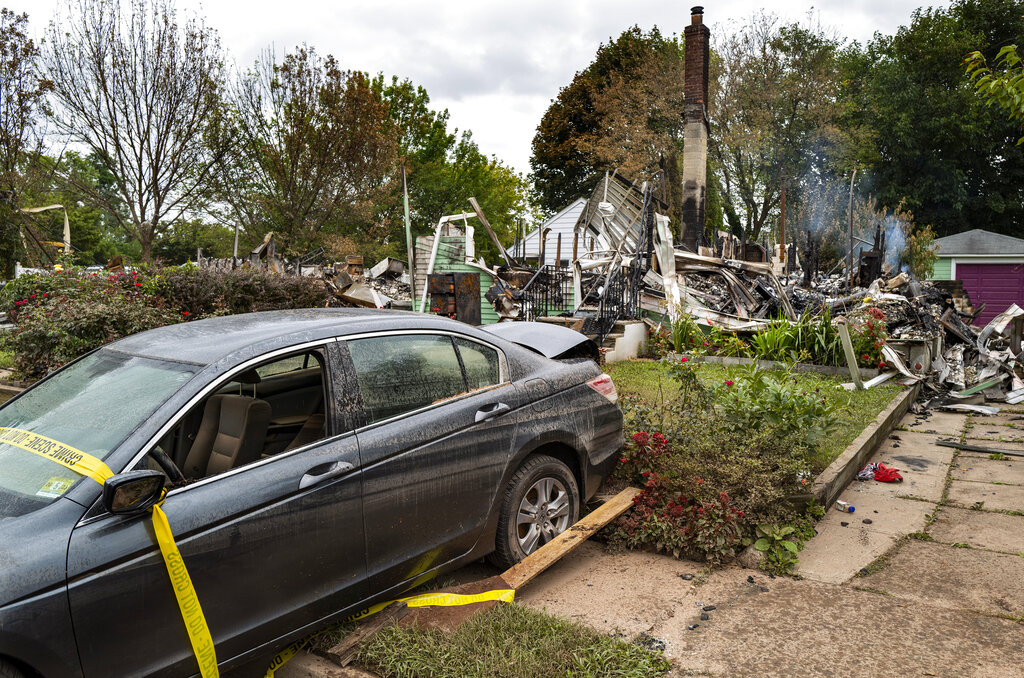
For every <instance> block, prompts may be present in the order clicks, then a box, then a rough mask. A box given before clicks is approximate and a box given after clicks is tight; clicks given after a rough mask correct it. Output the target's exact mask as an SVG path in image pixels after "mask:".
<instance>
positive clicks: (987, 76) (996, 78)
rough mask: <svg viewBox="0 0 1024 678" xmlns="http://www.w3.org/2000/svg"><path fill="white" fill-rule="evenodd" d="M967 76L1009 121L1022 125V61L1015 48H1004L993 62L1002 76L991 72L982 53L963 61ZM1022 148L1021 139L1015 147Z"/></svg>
mask: <svg viewBox="0 0 1024 678" xmlns="http://www.w3.org/2000/svg"><path fill="white" fill-rule="evenodd" d="M964 63H965V64H966V65H967V74H968V75H969V76H970V77H971V80H972V81H974V89H975V90H977V92H978V94H980V95H981V96H982V97H984V98H985V99H987V100H988V102H989V103H990V104H996V105H998V106H999V107H1000V108H1002V109H1003V110H1004V111H1005V112H1006V113H1007V114H1008V115H1009V117H1010V120H1018V121H1022V122H1024V60H1022V59H1021V58H1020V57H1019V56H1018V55H1017V45H1006V46H1005V47H1003V48H1002V49H1001V50H999V54H997V55H996V58H995V62H994V63H995V66H996V67H997V68H999V67H1002V68H1003V69H1004V70H1003V71H1001V72H996V71H992V70H991V69H990V68H989V67H988V65H987V62H986V60H985V55H984V54H982V53H981V52H971V53H970V54H968V55H967V59H966V60H965V61H964ZM1021 144H1024V137H1021V138H1020V139H1018V140H1017V145H1018V146H1019V145H1021Z"/></svg>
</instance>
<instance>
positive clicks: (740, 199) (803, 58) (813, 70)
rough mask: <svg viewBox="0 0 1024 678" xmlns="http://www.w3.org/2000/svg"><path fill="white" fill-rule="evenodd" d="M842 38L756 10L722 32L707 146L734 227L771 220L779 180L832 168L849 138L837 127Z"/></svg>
mask: <svg viewBox="0 0 1024 678" xmlns="http://www.w3.org/2000/svg"><path fill="white" fill-rule="evenodd" d="M838 48H839V40H838V38H836V37H835V36H833V35H831V34H830V33H829V32H828V31H826V30H824V29H823V28H821V27H820V26H817V25H801V24H789V25H783V24H780V22H779V20H778V18H777V17H776V16H774V15H771V14H757V15H755V16H754V17H753V18H752V19H751V20H750V21H749V22H748V23H747V24H745V25H743V26H742V27H741V28H740V29H739V30H737V31H735V32H733V33H730V34H727V35H725V36H724V37H723V38H722V39H721V40H720V42H719V44H718V45H717V47H716V58H715V59H713V60H712V74H713V77H712V86H711V88H710V97H711V107H710V108H711V121H712V127H711V137H710V151H711V154H712V156H713V157H714V160H715V163H714V165H715V170H716V171H717V174H718V178H719V180H720V181H721V188H722V203H723V204H722V207H723V212H724V214H725V216H726V218H727V219H728V221H729V223H730V226H731V227H732V228H733V230H734V231H735V232H737V234H739V233H744V234H745V235H746V237H747V238H748V239H751V240H760V239H761V237H762V236H763V235H766V234H767V233H768V232H769V231H770V229H771V228H772V227H773V226H774V224H775V223H776V216H777V215H778V212H779V205H780V199H781V185H782V181H783V179H785V180H786V181H787V184H788V185H791V186H793V187H794V191H793V192H792V193H790V196H791V198H792V199H793V200H794V201H797V202H798V201H799V195H800V191H799V188H800V187H801V185H802V184H803V183H804V182H806V181H813V180H814V177H815V175H820V174H822V173H829V172H831V171H833V169H832V168H833V165H834V164H835V161H834V158H836V157H837V156H839V155H840V154H841V153H840V150H839V149H841V148H843V147H844V146H845V145H846V144H848V143H849V141H848V139H847V138H846V135H845V134H844V133H843V132H842V131H841V130H840V129H839V128H838V126H837V121H838V119H839V116H840V113H841V108H840V105H839V92H840V88H841V82H840V79H839V75H838V72H837V68H836V62H837V57H838Z"/></svg>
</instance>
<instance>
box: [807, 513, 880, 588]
mask: <svg viewBox="0 0 1024 678" xmlns="http://www.w3.org/2000/svg"><path fill="white" fill-rule="evenodd" d="M845 522H848V523H849V525H848V526H847V527H845V528H844V527H839V526H838V525H837V528H838V529H829V530H825V531H821V529H822V528H821V523H819V524H818V525H819V528H818V529H819V531H820V533H819V534H818V536H816V537H815V538H814V539H812V540H811V541H809V542H808V543H807V544H806V546H805V547H804V550H803V551H801V552H800V554H799V557H800V560H799V562H798V563H797V565H796V568H794V572H795V573H796V574H799V575H800V576H802V577H805V578H806V579H812V580H814V581H818V582H824V583H826V584H841V583H843V582H844V581H847V580H848V579H850V577H852V576H854V575H855V574H857V572H858V571H859V570H860V569H861V568H862V567H864V566H865V565H867V564H868V563H870V562H871V561H873V560H874V559H875V558H877V557H878V556H880V555H882V554H883V553H885V552H886V551H888V550H889V548H890V547H891V546H892V543H893V538H892V535H890V534H889V533H887V532H880V531H878V530H872V529H870V528H869V527H868V526H867V525H864V524H863V523H861V522H860V521H859V520H855V521H853V522H850V521H848V520H847V521H845ZM837 556H838V557H837Z"/></svg>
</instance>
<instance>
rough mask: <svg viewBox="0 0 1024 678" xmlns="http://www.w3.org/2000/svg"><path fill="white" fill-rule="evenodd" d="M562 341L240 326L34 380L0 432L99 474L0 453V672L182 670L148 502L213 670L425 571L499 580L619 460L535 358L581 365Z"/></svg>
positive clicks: (606, 399) (582, 368)
mask: <svg viewBox="0 0 1024 678" xmlns="http://www.w3.org/2000/svg"><path fill="white" fill-rule="evenodd" d="M567 332H568V330H564V329H563V328H557V327H551V326H545V325H540V324H538V325H537V326H536V327H535V328H534V329H533V330H532V331H526V330H525V329H524V328H523V327H519V326H517V327H515V328H512V329H508V328H507V327H506V326H502V325H498V326H494V327H493V329H492V331H484V330H482V329H477V328H473V327H470V326H467V325H464V324H462V323H457V322H454V321H449V320H445V319H441V318H437V317H433V316H423V315H418V314H409V313H394V312H377V311H362V310H346V309H337V310H330V309H319V310H308V311H289V312H274V313H259V314H252V315H244V316H229V317H224V318H214V319H209V320H202V321H198V322H192V323H186V324H180V325H174V326H170V327H164V328H160V329H157V330H152V331H149V332H144V333H142V334H137V335H134V336H131V337H128V338H126V339H122V340H120V341H117V342H115V343H112V344H110V345H108V346H106V347H104V348H102V349H100V350H98V351H95V352H93V353H91V354H89V355H87V356H85V357H83V358H80V359H79V360H77V361H75V362H74V363H72V364H70V365H69V366H67V367H65V368H64V369H62V370H60V371H59V372H56V373H55V374H53V375H51V376H49V377H48V378H46V379H44V380H43V381H41V382H40V383H38V384H36V385H35V386H34V387H32V388H31V389H29V390H27V391H25V392H24V393H22V394H21V395H20V396H18V397H17V398H15V399H13V400H11V401H9V402H8V403H6V404H5V405H3V406H2V407H0V429H2V430H5V431H8V432H10V431H21V432H26V431H27V432H32V434H33V435H35V436H37V437H39V436H45V438H46V439H49V440H51V441H57V443H59V444H60V445H61V446H63V447H66V448H68V449H72V450H78V451H81V452H84V453H87V454H88V455H91V456H93V457H95V458H98V459H102V460H103V461H104V462H105V463H106V465H107V466H108V467H109V468H110V470H111V471H112V472H113V473H114V474H116V475H115V476H114V477H112V478H109V479H107V480H106V483H105V486H104V487H101V486H100V484H99V483H97V482H94V481H93V480H92V479H90V478H88V477H83V476H80V475H78V474H76V473H74V472H72V471H70V470H69V469H68V468H66V467H65V466H62V465H60V464H57V463H55V462H54V461H51V460H50V459H47V458H44V457H43V456H41V455H40V454H33V453H32V452H31V451H26V450H25V449H23V448H22V447H18V446H15V445H13V444H9V443H0V676H3V677H4V678H7V677H8V676H19V675H22V674H24V675H26V676H37V675H39V676H48V677H50V676H61V677H63V676H86V678H93V677H95V676H114V675H124V676H143V675H155V676H189V675H194V674H196V673H197V671H198V668H197V667H198V665H197V661H196V659H195V657H194V656H193V652H192V649H191V647H190V645H189V640H188V637H187V635H186V631H185V625H184V622H183V621H182V617H181V614H180V613H179V609H178V605H177V603H176V601H175V596H174V592H173V590H172V587H171V583H170V580H169V578H168V572H167V570H166V569H165V565H164V562H163V560H162V559H161V555H160V552H159V551H158V549H157V547H156V545H155V541H154V532H153V522H152V521H151V520H150V519H149V515H150V514H149V512H148V511H147V510H146V509H147V508H148V507H149V506H150V505H151V504H152V503H153V501H155V499H156V497H157V496H158V494H159V491H160V489H161V488H162V487H166V488H167V490H168V492H167V495H166V499H165V501H164V503H163V506H162V508H163V511H164V512H165V513H166V514H167V517H168V519H169V521H170V525H171V528H172V529H173V531H174V535H175V538H176V540H177V544H178V548H179V549H180V551H181V554H182V556H183V557H184V561H185V564H186V565H187V567H188V571H189V573H190V574H191V577H192V582H193V583H194V586H195V591H196V594H197V595H198V599H199V601H200V603H201V605H202V607H203V610H204V612H205V616H206V620H207V622H208V624H209V629H210V632H211V634H212V638H213V642H214V643H215V648H216V654H217V659H218V661H219V664H220V668H221V670H225V669H236V668H239V667H254V666H259V665H260V662H263V661H268V660H269V657H270V656H272V655H273V654H274V652H276V651H277V650H279V649H281V648H282V647H283V646H284V645H285V644H287V643H289V642H291V641H293V640H295V639H298V638H300V637H302V636H304V635H306V634H308V633H310V632H311V631H314V630H316V629H318V628H321V627H323V626H326V625H327V624H329V623H331V622H333V621H337V620H339V619H342V618H344V617H346V616H349V615H351V614H352V613H353V612H354V611H357V610H359V609H361V608H363V607H365V606H367V605H369V604H372V603H375V602H377V601H381V600H387V599H389V598H393V597H396V596H398V595H399V594H401V593H402V592H404V591H406V590H408V589H410V588H412V587H414V586H416V585H418V584H420V583H422V582H424V581H426V580H428V579H430V578H431V577H434V576H435V575H437V574H438V573H439V572H441V571H443V570H449V569H452V568H455V567H458V566H459V565H461V564H464V563H466V562H468V561H471V560H474V559H477V558H480V557H482V556H489V557H490V558H491V559H492V560H494V561H496V562H497V563H498V564H500V565H502V566H508V565H511V564H512V563H514V562H516V561H518V560H520V559H521V558H522V557H523V556H524V555H526V554H528V553H530V552H532V551H533V550H535V549H536V548H537V547H538V546H540V545H541V544H543V543H545V542H546V541H548V540H550V539H551V538H552V537H553V536H554V535H556V534H558V533H559V532H561V531H562V530H564V529H566V528H567V527H568V526H569V525H571V524H572V523H573V522H574V521H575V520H576V518H577V516H578V514H579V510H580V505H581V503H582V502H583V501H585V500H586V499H588V498H590V497H591V496H592V495H593V494H594V493H595V491H596V490H597V489H598V487H599V486H600V484H601V482H602V480H603V479H604V478H605V476H606V475H607V474H608V472H609V471H610V469H611V467H612V465H613V464H614V461H615V458H616V456H617V451H618V450H619V448H621V446H622V442H623V441H622V414H621V412H620V411H619V408H618V405H617V404H616V403H615V401H616V394H615V388H614V386H613V385H612V384H611V380H610V379H609V378H608V377H607V376H606V375H604V374H603V373H602V372H601V370H600V369H599V368H598V366H597V365H596V364H595V363H594V362H593V361H591V360H585V359H570V360H553V359H550V358H549V357H546V356H550V357H558V356H565V355H573V352H574V350H575V349H576V348H578V346H576V345H577V344H579V345H582V343H580V342H579V341H578V340H579V339H582V337H581V335H575V334H573V333H569V334H566V333H567ZM502 334H508V337H509V339H510V340H506V339H505V338H503V337H502V336H501V335H502ZM592 348H593V347H592V346H591V349H592ZM0 432H2V431H0ZM40 439H41V438H40ZM62 449H63V448H62ZM105 490H106V491H105ZM126 497H127V499H126Z"/></svg>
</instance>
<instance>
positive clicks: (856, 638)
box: [517, 543, 1024, 678]
mask: <svg viewBox="0 0 1024 678" xmlns="http://www.w3.org/2000/svg"><path fill="white" fill-rule="evenodd" d="M1022 562H1024V561H1022ZM699 567H700V564H698V563H691V562H687V561H677V560H673V559H671V558H668V557H665V556H658V555H653V554H647V553H637V552H624V553H623V552H619V553H616V552H609V551H608V550H607V549H606V548H605V547H603V546H601V545H599V544H590V543H588V544H584V545H583V546H581V547H580V549H579V550H578V551H577V552H575V553H573V554H570V555H569V556H567V557H566V558H565V559H563V560H562V561H561V562H559V563H558V564H556V565H555V566H553V567H552V569H551V570H549V571H548V572H545V573H544V574H541V575H540V576H539V577H538V578H537V579H536V580H534V582H532V583H531V584H530V586H528V587H527V588H526V589H525V590H523V591H521V592H520V593H519V594H518V595H517V599H518V600H519V602H520V603H521V604H524V605H527V606H529V607H532V608H535V609H546V610H547V611H548V612H551V613H555V614H559V615H561V616H564V617H569V618H572V619H578V620H580V621H584V622H586V623H588V624H590V625H591V626H594V627H595V628H598V629H599V630H602V631H605V632H609V633H611V632H615V631H616V630H618V631H621V632H623V633H625V635H626V636H627V637H629V636H632V635H634V634H635V633H638V632H640V631H643V632H645V633H648V634H650V635H652V636H654V637H656V638H658V639H661V640H663V641H664V642H665V643H666V646H667V648H666V655H667V656H668V657H669V658H670V659H672V661H673V664H674V665H675V673H673V674H671V675H690V674H698V675H700V674H703V673H707V674H710V675H715V676H732V675H757V676H768V677H771V676H786V677H787V678H788V677H789V676H829V675H831V676H844V677H847V676H849V677H853V678H861V677H863V678H868V677H871V678H874V677H876V676H884V675H901V674H905V675H908V676H918V675H928V674H932V675H935V676H949V677H950V678H952V677H954V676H955V677H957V678H960V677H961V676H971V677H976V678H981V677H982V676H1000V677H1002V676H1007V677H1011V678H1012V677H1020V676H1024V669H1022V668H1021V667H1020V664H1019V659H1020V648H1021V647H1022V645H1024V626H1021V625H1020V624H1016V623H1013V622H1010V621H1007V620H1004V619H994V618H991V617H985V616H981V615H977V614H974V613H971V612H966V611H962V610H950V609H946V608H944V607H938V606H931V605H924V604H921V603H920V602H917V601H910V600H900V599H898V598H896V597H894V596H886V595H879V594H877V593H871V592H867V591H858V590H854V589H853V588H851V587H850V586H849V585H846V586H837V585H834V584H822V583H818V582H814V581H809V580H803V581H797V580H793V579H789V578H783V577H780V578H777V579H774V580H773V579H769V578H768V577H767V576H766V575H765V574H764V573H763V572H759V571H757V570H747V569H740V568H738V567H726V568H724V569H721V570H716V571H715V572H714V573H712V574H711V576H710V578H709V579H708V581H707V583H706V584H704V585H702V586H699V587H696V586H693V585H691V584H689V583H687V582H682V581H680V580H679V578H678V575H679V574H682V573H693V572H695V571H696V569H697V568H699ZM748 577H750V578H751V579H753V580H754V581H753V583H751V582H748V581H747V578H748ZM855 581H857V582H860V581H862V580H860V579H858V580H855ZM863 581H866V580H863ZM605 587H608V588H609V589H610V595H608V596H606V595H605ZM662 587H665V590H666V591H667V593H666V594H664V595H663V596H662V597H663V598H664V599H665V600H666V601H671V605H670V606H669V608H670V609H666V608H664V607H660V606H659V607H651V606H649V605H644V604H642V603H640V602H638V601H636V600H635V599H636V598H637V597H638V595H641V594H644V593H645V592H657V591H658V590H659V589H660V588H662ZM762 587H763V588H764V589H767V590H766V591H765V590H762ZM646 599H647V598H646V597H645V600H646ZM698 602H699V603H703V604H704V605H714V606H715V608H716V609H715V610H713V611H710V612H709V613H708V614H709V616H710V619H708V620H706V621H700V619H699V615H700V612H701V609H700V608H699V607H698V606H697V603H698ZM616 617H619V618H621V619H625V620H626V622H627V623H626V624H624V625H622V624H620V625H618V626H616V624H615V623H614V619H615V618H616ZM694 623H697V624H699V626H698V627H697V628H696V629H694V630H690V629H689V628H688V627H689V626H690V625H692V624H694ZM950 638H956V642H949V639H950ZM880 643H883V644H884V647H885V651H884V652H874V651H872V652H866V651H865V648H872V647H876V648H877V647H879V644H880ZM809 648H813V651H809Z"/></svg>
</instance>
